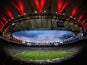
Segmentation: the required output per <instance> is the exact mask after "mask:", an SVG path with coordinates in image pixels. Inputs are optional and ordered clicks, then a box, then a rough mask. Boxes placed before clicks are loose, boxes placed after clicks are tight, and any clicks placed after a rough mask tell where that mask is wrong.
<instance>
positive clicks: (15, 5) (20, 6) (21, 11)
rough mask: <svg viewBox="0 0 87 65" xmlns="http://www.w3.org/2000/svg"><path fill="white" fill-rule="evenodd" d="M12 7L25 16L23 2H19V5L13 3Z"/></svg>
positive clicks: (20, 0) (18, 0)
mask: <svg viewBox="0 0 87 65" xmlns="http://www.w3.org/2000/svg"><path fill="white" fill-rule="evenodd" d="M12 5H13V6H14V8H15V9H17V11H18V12H19V13H20V14H21V15H22V16H24V4H23V2H22V0H17V3H15V2H12Z"/></svg>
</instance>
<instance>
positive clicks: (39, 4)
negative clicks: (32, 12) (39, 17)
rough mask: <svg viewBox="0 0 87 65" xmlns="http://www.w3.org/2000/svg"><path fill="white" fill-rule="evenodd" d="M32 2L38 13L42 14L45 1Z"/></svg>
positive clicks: (36, 0)
mask: <svg viewBox="0 0 87 65" xmlns="http://www.w3.org/2000/svg"><path fill="white" fill-rule="evenodd" d="M34 1H35V5H36V7H37V9H38V11H39V13H42V12H43V9H44V4H45V0H40V2H39V0H34Z"/></svg>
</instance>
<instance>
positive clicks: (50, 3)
mask: <svg viewBox="0 0 87 65" xmlns="http://www.w3.org/2000/svg"><path fill="white" fill-rule="evenodd" d="M86 7H87V3H86V0H75V1H73V0H1V1H0V29H1V30H2V28H3V26H4V24H5V23H7V22H8V20H9V19H14V18H16V17H17V16H18V15H19V14H20V15H21V16H24V13H29V14H32V13H33V14H34V13H38V14H42V13H43V12H45V13H47V14H56V13H57V14H62V13H65V15H67V16H69V17H70V16H71V17H72V18H76V19H77V20H78V21H81V22H82V24H84V29H86V30H87V23H86V22H87V19H86V16H87V15H86V14H87V8H86Z"/></svg>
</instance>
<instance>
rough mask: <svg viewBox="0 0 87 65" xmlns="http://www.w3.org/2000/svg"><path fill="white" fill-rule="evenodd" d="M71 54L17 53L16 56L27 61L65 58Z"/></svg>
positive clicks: (61, 52)
mask: <svg viewBox="0 0 87 65" xmlns="http://www.w3.org/2000/svg"><path fill="white" fill-rule="evenodd" d="M71 54H72V53H71V52H65V51H60V52H50V51H49V52H22V53H16V54H15V56H16V57H19V58H23V59H26V60H48V59H49V60H52V59H56V58H63V57H66V56H69V55H71Z"/></svg>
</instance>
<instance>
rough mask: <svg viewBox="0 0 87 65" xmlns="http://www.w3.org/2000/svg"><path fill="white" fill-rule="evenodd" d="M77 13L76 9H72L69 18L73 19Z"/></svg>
mask: <svg viewBox="0 0 87 65" xmlns="http://www.w3.org/2000/svg"><path fill="white" fill-rule="evenodd" d="M77 13H78V9H77V8H73V10H72V12H71V16H72V17H74V16H75V15H76V14H77Z"/></svg>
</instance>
